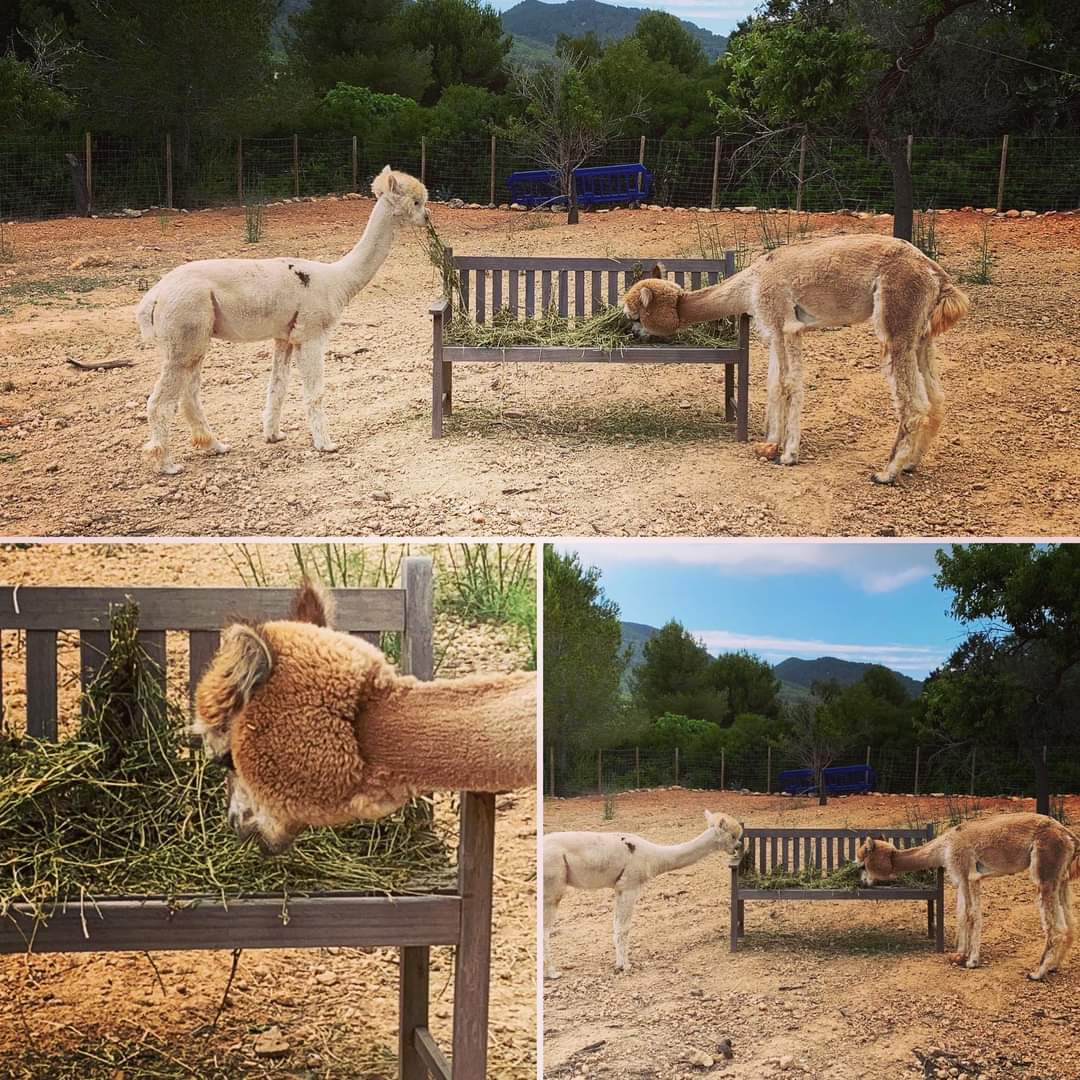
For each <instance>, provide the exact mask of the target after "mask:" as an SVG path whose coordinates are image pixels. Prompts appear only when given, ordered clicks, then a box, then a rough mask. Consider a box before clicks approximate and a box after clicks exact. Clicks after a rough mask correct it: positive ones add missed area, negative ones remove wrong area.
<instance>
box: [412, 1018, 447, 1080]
mask: <svg viewBox="0 0 1080 1080" xmlns="http://www.w3.org/2000/svg"><path fill="white" fill-rule="evenodd" d="M413 1046H414V1047H415V1048H416V1052H417V1054H419V1056H420V1059H421V1061H423V1063H424V1065H425V1067H426V1068H427V1071H428V1072H429V1073H431V1075H432V1076H433V1077H435V1080H451V1071H450V1062H449V1061H447V1060H446V1055H445V1054H444V1053H443V1052H442V1049H441V1048H440V1047H439V1044H438V1043H437V1042H436V1041H435V1038H434V1036H433V1035H432V1034H431V1032H430V1031H429V1030H428V1029H427V1028H426V1027H422V1028H417V1029H416V1031H415V1032H414V1033H413Z"/></svg>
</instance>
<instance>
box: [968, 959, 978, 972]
mask: <svg viewBox="0 0 1080 1080" xmlns="http://www.w3.org/2000/svg"><path fill="white" fill-rule="evenodd" d="M978 966H979V958H978V957H977V956H969V957H968V958H967V960H965V961H964V967H966V968H967V969H968V970H969V971H971V970H973V969H974V968H977V967H978Z"/></svg>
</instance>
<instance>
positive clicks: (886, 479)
mask: <svg viewBox="0 0 1080 1080" xmlns="http://www.w3.org/2000/svg"><path fill="white" fill-rule="evenodd" d="M870 479H871V480H873V482H874V483H875V484H895V483H896V474H895V473H887V472H876V473H871V474H870Z"/></svg>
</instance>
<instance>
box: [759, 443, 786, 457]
mask: <svg viewBox="0 0 1080 1080" xmlns="http://www.w3.org/2000/svg"><path fill="white" fill-rule="evenodd" d="M754 453H755V454H756V455H757V456H758V457H759V458H762V459H763V460H765V461H775V460H776V459H777V458H778V457H779V456H780V444H779V443H774V442H759V443H754Z"/></svg>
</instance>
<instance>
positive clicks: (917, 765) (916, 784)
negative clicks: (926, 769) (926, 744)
mask: <svg viewBox="0 0 1080 1080" xmlns="http://www.w3.org/2000/svg"><path fill="white" fill-rule="evenodd" d="M919 749H920V748H919V747H918V746H916V747H915V794H916V795H918V794H919Z"/></svg>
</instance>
